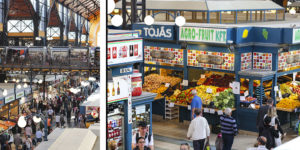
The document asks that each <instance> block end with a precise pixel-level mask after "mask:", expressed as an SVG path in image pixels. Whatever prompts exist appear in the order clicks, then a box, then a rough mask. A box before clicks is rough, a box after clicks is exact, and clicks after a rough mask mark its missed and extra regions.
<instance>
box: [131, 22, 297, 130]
mask: <svg viewBox="0 0 300 150" xmlns="http://www.w3.org/2000/svg"><path fill="white" fill-rule="evenodd" d="M290 23H292V22H285V23H276V24H270V25H266V24H264V23H254V24H252V25H249V24H241V25H213V26H212V25H211V24H189V23H187V24H185V26H183V27H178V26H175V25H174V24H173V23H162V22H159V23H156V24H154V25H151V26H147V25H145V24H143V23H138V24H134V25H133V29H136V30H141V33H142V34H141V35H142V36H143V37H144V38H145V39H146V40H145V42H144V43H145V47H144V48H145V50H144V63H145V64H144V66H145V71H153V70H154V69H153V68H155V71H156V72H157V73H158V75H160V76H164V77H165V78H168V77H167V76H168V75H171V74H173V75H174V74H178V73H179V74H181V76H179V78H180V79H181V80H182V82H181V81H180V85H181V86H178V87H176V88H172V86H173V85H172V84H170V83H168V82H171V81H168V82H161V84H160V85H158V86H157V90H156V91H155V92H156V93H159V95H162V96H163V97H162V98H161V100H160V102H157V101H156V100H155V101H154V102H153V105H154V103H156V106H155V108H154V109H153V113H156V114H160V115H163V116H165V115H166V112H167V110H169V109H170V106H171V107H174V106H175V107H176V106H178V107H179V120H180V122H182V121H183V120H190V106H189V104H190V102H191V99H192V97H191V89H193V88H195V89H197V91H198V96H200V97H201V99H202V101H203V102H204V103H203V104H204V105H203V106H204V108H206V109H204V108H203V110H204V115H210V116H209V117H207V118H212V115H211V114H214V115H215V118H218V116H217V115H218V112H219V114H222V113H221V111H222V110H223V109H224V108H225V107H231V108H234V110H236V111H235V112H234V117H236V119H237V121H238V125H239V128H240V129H244V130H250V131H256V127H255V122H256V120H255V119H256V116H257V110H258V108H259V107H260V106H261V105H264V104H265V99H266V98H270V97H272V98H273V99H274V100H275V99H278V97H279V99H278V101H279V100H280V99H281V97H282V93H279V92H278V91H280V90H282V88H285V89H287V86H283V87H281V86H280V85H278V80H279V78H280V76H283V75H288V74H293V73H295V72H298V71H299V67H300V64H299V49H300V47H299V44H298V43H299V39H298V38H297V37H298V36H299V30H300V29H298V28H291V27H290ZM245 26H247V27H245ZM148 31H157V32H158V33H160V34H158V33H157V34H155V36H154V35H152V33H151V34H149V33H148ZM163 33H164V34H163ZM176 33H177V34H176ZM176 35H177V36H176ZM283 43H284V44H283ZM285 44H286V45H289V46H286V45H285ZM145 74H147V72H146V73H145ZM151 76H153V75H151V73H150V75H149V77H148V76H145V82H144V87H145V88H146V87H147V86H148V85H151V83H152V81H151ZM149 78H150V80H149ZM158 79H159V78H158ZM290 82H291V81H289V83H290ZM149 83H150V84H149ZM289 83H287V85H288V87H289V88H293V91H290V92H294V93H297V89H298V87H295V85H294V86H291V84H289ZM153 85H154V86H156V84H153ZM170 85H171V88H170ZM167 89H168V90H167ZM169 89H172V90H170V91H171V93H172V94H170V93H169ZM230 89H232V90H230ZM285 91H286V90H285ZM223 92H225V93H223ZM226 92H227V93H226ZM227 94H229V95H231V96H229V97H230V98H229V99H227V100H226V101H225V103H226V104H225V105H224V101H222V100H219V99H222V98H221V97H222V96H225V95H227ZM296 97H297V95H295V94H290V97H289V101H291V100H292V99H297V98H296ZM165 99H166V100H167V101H165ZM223 99H224V98H223ZM211 102H213V103H211ZM291 102H292V101H291ZM295 102H296V101H295ZM222 103H223V104H222ZM275 104H276V101H275ZM287 104H288V102H287V99H283V100H282V99H281V102H279V105H277V106H278V110H281V111H283V113H282V114H281V112H279V116H280V120H281V121H282V123H286V122H287V121H291V119H292V118H291V119H288V118H290V117H288V114H289V113H288V112H291V111H292V112H294V111H293V110H295V108H297V107H299V106H298V105H297V104H295V105H293V106H292V107H291V106H290V107H291V108H289V109H286V107H289V106H288V105H287ZM156 108H159V109H156ZM213 109H215V110H213ZM286 110H289V111H286ZM171 118H172V117H171ZM246 118H247V119H250V120H252V121H250V122H251V123H252V124H246V123H245V120H243V119H246ZM281 118H282V119H281ZM208 120H209V119H208ZM209 122H210V123H213V122H215V121H214V119H212V121H209ZM247 122H248V121H247ZM250 126H251V127H250Z"/></svg>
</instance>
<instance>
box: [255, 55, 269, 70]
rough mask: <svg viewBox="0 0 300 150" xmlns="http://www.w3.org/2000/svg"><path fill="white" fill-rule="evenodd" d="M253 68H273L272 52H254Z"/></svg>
mask: <svg viewBox="0 0 300 150" xmlns="http://www.w3.org/2000/svg"><path fill="white" fill-rule="evenodd" d="M253 69H259V70H272V53H260V52H253Z"/></svg>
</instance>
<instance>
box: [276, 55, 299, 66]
mask: <svg viewBox="0 0 300 150" xmlns="http://www.w3.org/2000/svg"><path fill="white" fill-rule="evenodd" d="M298 66H300V50H296V51H290V52H283V53H279V55H278V70H284V69H290V68H292V67H298Z"/></svg>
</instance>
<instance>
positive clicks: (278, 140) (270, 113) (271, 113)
mask: <svg viewBox="0 0 300 150" xmlns="http://www.w3.org/2000/svg"><path fill="white" fill-rule="evenodd" d="M266 116H269V117H270V118H271V123H270V125H271V126H273V127H274V126H275V124H276V125H277V128H278V131H279V133H278V134H279V138H275V145H276V146H279V145H281V137H284V136H285V135H286V133H283V130H282V128H281V125H280V121H279V119H278V116H277V112H276V107H270V108H269V110H268V113H267V114H266V115H265V117H266Z"/></svg>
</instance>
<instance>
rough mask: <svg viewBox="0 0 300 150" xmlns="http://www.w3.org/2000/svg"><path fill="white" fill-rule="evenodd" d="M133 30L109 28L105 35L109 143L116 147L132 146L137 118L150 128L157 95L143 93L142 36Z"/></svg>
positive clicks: (129, 147)
mask: <svg viewBox="0 0 300 150" xmlns="http://www.w3.org/2000/svg"><path fill="white" fill-rule="evenodd" d="M136 33H137V32H136V31H112V30H111V32H109V38H108V48H107V55H108V56H107V59H108V84H107V85H108V86H107V96H108V110H107V111H108V119H107V120H108V124H107V129H108V142H109V141H111V140H114V141H116V142H117V145H118V148H119V149H131V142H132V141H131V140H132V138H131V137H132V134H133V132H134V130H135V129H136V125H137V121H142V120H145V121H146V122H147V123H148V125H149V132H151V131H152V101H153V99H154V97H155V96H156V94H153V93H148V92H142V82H143V78H142V77H143V75H142V73H143V66H142V65H143V54H144V52H143V39H142V38H140V37H138V36H136ZM124 34H125V35H127V34H129V36H123V35H124ZM136 66H137V67H138V68H139V70H138V69H137V68H135V67H136Z"/></svg>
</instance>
